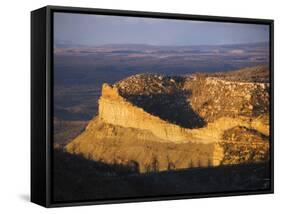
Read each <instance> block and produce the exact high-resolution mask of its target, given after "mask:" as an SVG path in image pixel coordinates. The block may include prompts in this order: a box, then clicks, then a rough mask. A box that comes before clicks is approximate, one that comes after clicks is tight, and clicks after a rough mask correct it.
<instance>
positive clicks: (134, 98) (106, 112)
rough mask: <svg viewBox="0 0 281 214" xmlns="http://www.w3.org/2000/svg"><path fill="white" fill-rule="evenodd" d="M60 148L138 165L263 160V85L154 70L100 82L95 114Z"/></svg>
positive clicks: (266, 106)
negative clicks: (97, 105) (115, 80)
mask: <svg viewBox="0 0 281 214" xmlns="http://www.w3.org/2000/svg"><path fill="white" fill-rule="evenodd" d="M251 69H253V68H251ZM266 71H267V72H268V70H266ZM236 72H237V71H236ZM238 72H240V71H238ZM229 74H230V76H231V77H233V76H236V75H235V72H234V73H229ZM248 76H250V77H251V75H248ZM248 76H247V77H248ZM232 79H233V78H232ZM66 150H67V151H68V152H70V153H74V154H82V155H83V156H85V157H86V158H89V159H93V160H98V161H102V162H106V163H110V164H124V165H129V166H131V167H134V168H136V169H138V170H139V171H140V172H148V171H164V170H172V169H183V168H189V167H207V166H217V165H220V164H240V163H251V162H258V161H265V160H268V158H269V84H268V83H266V82H256V81H251V82H249V81H245V80H243V81H241V80H239V81H237V80H229V79H227V78H226V77H225V75H224V76H223V78H221V77H220V76H219V75H216V76H214V75H213V76H206V75H194V76H187V77H168V76H163V75H156V74H139V75H134V76H131V77H128V78H127V79H125V80H122V81H120V82H118V83H116V84H114V85H113V86H110V85H108V84H104V85H103V87H102V95H101V97H100V99H99V114H98V116H97V117H96V118H94V119H93V120H92V121H90V123H89V124H88V126H87V128H86V130H85V131H84V132H83V133H82V134H80V135H79V136H78V137H76V138H75V139H74V140H73V141H71V142H70V143H69V144H68V145H67V146H66Z"/></svg>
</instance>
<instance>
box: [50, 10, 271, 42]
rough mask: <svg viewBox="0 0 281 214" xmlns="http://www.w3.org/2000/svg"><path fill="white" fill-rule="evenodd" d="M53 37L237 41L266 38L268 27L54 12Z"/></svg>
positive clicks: (69, 39) (58, 39)
mask: <svg viewBox="0 0 281 214" xmlns="http://www.w3.org/2000/svg"><path fill="white" fill-rule="evenodd" d="M54 38H55V46H58V45H59V44H70V45H73V46H75V45H87V46H95V45H103V44H151V45H218V44H237V43H254V42H267V41H269V26H268V25H254V24H235V23H221V22H220V23H219V22H205V21H204V22H202V21H186V20H171V19H155V18H154V19H152V18H137V17H121V16H103V15H87V14H71V13H55V14H54Z"/></svg>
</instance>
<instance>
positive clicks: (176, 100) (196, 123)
mask: <svg viewBox="0 0 281 214" xmlns="http://www.w3.org/2000/svg"><path fill="white" fill-rule="evenodd" d="M190 95H191V91H184V92H176V93H171V94H167V93H159V94H149V95H127V96H124V97H125V98H126V99H127V100H128V101H130V102H131V103H132V104H134V105H136V106H138V107H141V108H143V109H144V110H145V111H146V112H148V113H150V114H152V115H154V116H158V117H160V118H161V119H163V120H165V121H167V122H170V123H173V124H176V125H179V126H181V127H184V128H201V127H203V126H205V125H206V122H205V121H204V119H203V118H202V117H200V115H199V114H198V113H197V112H195V111H194V110H193V108H192V106H191V104H190V102H189V101H188V97H189V96H190Z"/></svg>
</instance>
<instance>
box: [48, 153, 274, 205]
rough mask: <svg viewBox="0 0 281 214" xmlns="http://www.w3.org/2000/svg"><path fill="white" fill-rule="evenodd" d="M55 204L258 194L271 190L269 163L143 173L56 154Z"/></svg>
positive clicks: (78, 157) (69, 155) (79, 157)
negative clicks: (215, 194) (222, 194)
mask: <svg viewBox="0 0 281 214" xmlns="http://www.w3.org/2000/svg"><path fill="white" fill-rule="evenodd" d="M53 158H54V173H53V175H54V177H53V179H54V180H53V181H54V186H53V188H54V189H53V190H54V192H53V199H54V201H55V202H57V203H59V202H65V201H73V202H75V201H85V200H86V201H89V200H106V199H108V200H109V199H118V198H119V199H120V198H129V197H153V196H159V195H161V196H168V195H180V194H195V193H196V194H200V193H205V194H206V193H214V192H215V193H217V194H218V193H223V192H231V191H242V192H243V191H253V190H255V191H258V190H268V189H269V188H270V180H269V178H270V167H269V163H268V162H263V163H258V164H244V165H234V166H220V167H211V168H200V167H199V168H190V169H186V170H178V171H167V172H160V173H145V174H139V173H137V172H135V171H134V170H133V169H132V168H129V167H124V166H120V165H119V166H118V165H108V164H104V163H100V162H96V161H92V160H87V159H85V158H83V157H81V156H75V155H71V154H68V153H65V152H62V151H59V150H55V151H54V157H53Z"/></svg>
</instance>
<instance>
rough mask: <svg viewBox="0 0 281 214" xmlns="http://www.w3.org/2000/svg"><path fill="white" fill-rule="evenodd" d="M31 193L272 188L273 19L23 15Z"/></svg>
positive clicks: (144, 197) (74, 197) (69, 200)
mask: <svg viewBox="0 0 281 214" xmlns="http://www.w3.org/2000/svg"><path fill="white" fill-rule="evenodd" d="M31 95H32V96H31V97H32V102H31V115H32V116H31V124H32V127H31V129H32V133H31V138H32V139H31V201H32V202H34V203H37V204H40V205H43V206H46V207H56V206H70V205H86V204H101V203H120V202H136V201H151V200H164V199H165V200H166V199H183V198H198V197H213V196H234V195H246V194H262V193H273V20H264V19H248V18H228V17H214V16H197V15H185V14H169V13H154V12H136V11H122V10H105V9H89V8H72V7H58V6H47V7H44V8H41V9H38V10H35V11H32V13H31Z"/></svg>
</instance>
